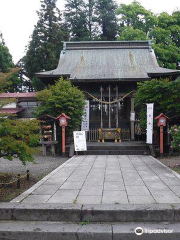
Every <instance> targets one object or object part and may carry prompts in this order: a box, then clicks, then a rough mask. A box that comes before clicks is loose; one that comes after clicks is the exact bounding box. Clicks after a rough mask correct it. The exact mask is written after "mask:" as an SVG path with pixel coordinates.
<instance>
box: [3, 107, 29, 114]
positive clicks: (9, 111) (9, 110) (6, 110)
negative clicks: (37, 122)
mask: <svg viewBox="0 0 180 240" xmlns="http://www.w3.org/2000/svg"><path fill="white" fill-rule="evenodd" d="M23 110H25V109H24V108H1V109H0V113H4V114H17V113H19V112H22V111H23Z"/></svg>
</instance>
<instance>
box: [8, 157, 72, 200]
mask: <svg viewBox="0 0 180 240" xmlns="http://www.w3.org/2000/svg"><path fill="white" fill-rule="evenodd" d="M73 158H74V157H72V158H70V159H69V160H67V161H66V162H65V163H63V164H62V165H61V166H59V167H58V168H56V169H55V170H54V171H52V172H51V173H49V174H48V175H47V176H45V177H44V178H43V179H41V180H40V181H39V182H37V183H36V184H34V185H33V186H32V187H31V188H29V189H28V190H27V191H25V192H23V193H22V194H21V195H19V196H18V197H16V198H14V199H13V200H12V201H11V202H12V203H13V202H15V203H19V202H21V201H22V200H24V199H25V198H26V197H28V196H29V195H30V194H31V193H32V192H34V191H35V190H36V189H37V188H38V187H40V186H41V185H42V184H43V183H45V182H46V181H47V180H48V179H49V178H50V177H52V176H53V175H54V174H55V173H56V172H58V171H59V170H60V169H61V168H63V167H65V166H66V165H67V164H68V163H70V162H71V161H72V160H73Z"/></svg>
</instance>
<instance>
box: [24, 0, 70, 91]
mask: <svg viewBox="0 0 180 240" xmlns="http://www.w3.org/2000/svg"><path fill="white" fill-rule="evenodd" d="M56 1H57V0H41V9H40V10H39V11H38V12H37V14H38V17H39V20H38V22H37V25H36V26H35V28H34V31H33V34H32V39H31V41H30V43H29V45H28V47H27V53H26V56H25V57H24V59H23V61H24V63H25V70H26V72H27V75H28V77H29V78H31V79H32V80H33V81H32V83H33V84H34V87H35V89H37V90H39V89H42V88H43V84H41V83H40V82H39V81H38V79H36V78H35V79H33V78H34V76H35V73H37V72H40V71H44V70H46V71H47V70H52V69H54V68H56V67H57V64H58V60H59V55H60V51H61V49H62V47H63V44H62V41H64V40H67V39H68V35H67V32H66V29H65V26H64V24H63V22H62V16H61V13H60V11H59V9H58V8H57V7H56Z"/></svg>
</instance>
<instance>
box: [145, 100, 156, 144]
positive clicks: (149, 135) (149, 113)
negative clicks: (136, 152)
mask: <svg viewBox="0 0 180 240" xmlns="http://www.w3.org/2000/svg"><path fill="white" fill-rule="evenodd" d="M153 110H154V103H148V104H147V130H146V143H148V144H152V142H153Z"/></svg>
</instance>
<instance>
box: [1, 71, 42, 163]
mask: <svg viewBox="0 0 180 240" xmlns="http://www.w3.org/2000/svg"><path fill="white" fill-rule="evenodd" d="M18 71H19V69H18V68H14V69H11V70H10V71H9V72H8V73H0V89H1V91H5V90H8V91H9V89H11V88H12V86H13V84H14V75H17V72H18ZM12 80H13V81H12ZM13 101H15V99H6V100H2V99H1V100H0V108H2V107H3V106H4V105H7V104H9V103H12V102H13ZM7 116H8V115H7V114H2V113H1V114H0V157H4V158H7V159H9V160H12V159H13V158H19V159H20V161H22V163H23V164H25V163H26V161H33V159H34V158H33V153H35V152H36V151H35V150H36V148H35V147H37V145H38V143H39V123H38V121H37V120H33V121H32V120H25V121H22V120H19V119H12V116H11V119H10V118H7ZM13 117H14V116H13Z"/></svg>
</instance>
